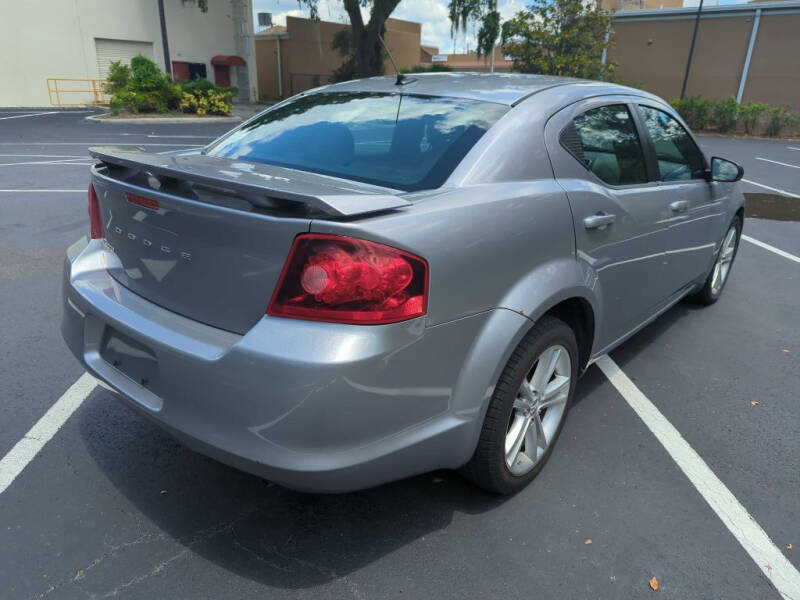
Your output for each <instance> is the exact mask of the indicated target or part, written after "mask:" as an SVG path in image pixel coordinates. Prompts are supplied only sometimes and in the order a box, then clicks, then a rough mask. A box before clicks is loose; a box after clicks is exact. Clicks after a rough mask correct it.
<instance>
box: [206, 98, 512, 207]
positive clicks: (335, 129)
mask: <svg viewBox="0 0 800 600" xmlns="http://www.w3.org/2000/svg"><path fill="white" fill-rule="evenodd" d="M507 110H508V107H506V106H503V105H500V104H494V103H490V102H479V101H475V100H462V99H458V98H440V97H428V96H413V95H401V94H373V93H341V92H338V93H319V94H311V95H308V96H302V97H300V98H297V99H296V100H293V101H291V102H289V103H288V104H284V105H282V106H279V107H278V108H276V109H274V110H271V111H269V112H267V113H266V114H264V115H262V116H261V117H259V118H258V119H256V120H254V121H252V122H251V123H248V124H247V125H245V126H243V127H241V128H240V129H238V130H236V131H235V132H233V133H232V134H231V135H229V136H228V137H226V138H224V139H223V140H221V141H219V142H218V143H216V144H215V145H213V146H211V148H210V149H209V150H208V151H207V153H208V154H209V155H211V156H222V157H228V158H237V159H240V160H245V161H252V162H259V163H267V164H270V165H278V166H282V167H290V168H293V169H300V170H303V171H311V172H314V173H322V174H325V175H333V176H336V177H342V178H345V179H354V180H357V181H364V182H367V183H372V184H376V185H381V186H385V187H390V188H397V189H401V190H407V191H412V190H422V189H432V188H437V187H440V186H441V185H442V183H444V181H445V180H446V179H447V177H448V176H449V175H450V173H452V172H453V169H455V167H456V165H458V163H459V162H460V161H461V159H462V158H464V155H466V153H467V152H468V151H469V149H470V148H472V146H473V145H474V144H475V142H477V141H478V139H480V137H481V136H482V135H483V134H484V133H485V132H486V130H487V129H489V127H491V126H492V124H494V122H495V121H497V119H499V118H500V117H501V116H502V115H503V114H504V113H505V112H506V111H507Z"/></svg>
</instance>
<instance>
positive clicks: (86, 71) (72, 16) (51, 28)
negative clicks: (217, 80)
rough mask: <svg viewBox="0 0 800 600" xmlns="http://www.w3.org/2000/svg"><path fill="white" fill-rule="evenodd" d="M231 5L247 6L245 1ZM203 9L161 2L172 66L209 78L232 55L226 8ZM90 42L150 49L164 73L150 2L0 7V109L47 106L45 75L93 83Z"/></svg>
mask: <svg viewBox="0 0 800 600" xmlns="http://www.w3.org/2000/svg"><path fill="white" fill-rule="evenodd" d="M233 1H234V2H245V3H246V4H247V6H248V7H250V6H251V4H250V0H233ZM208 4H209V10H208V12H207V13H202V12H201V11H200V10H199V9H198V8H197V6H196V5H195V4H193V3H190V2H187V3H186V4H185V5H184V4H183V2H182V1H181V0H165V14H166V18H167V30H168V36H169V46H170V54H171V58H172V60H185V61H191V62H206V63H207V72H208V76H209V78H210V79H212V80H213V69H212V68H211V64H210V59H211V57H212V56H214V55H216V54H237V52H236V51H235V50H236V48H235V45H234V44H235V43H234V25H233V22H232V20H231V17H230V15H231V12H232V10H231V2H230V1H223V0H212V1H210V2H209V3H208ZM248 13H252V10H248ZM250 19H251V20H252V17H250ZM250 31H252V25H251V26H250ZM96 38H102V39H110V40H129V41H138V42H148V43H151V44H152V45H153V58H154V60H155V61H156V63H157V64H158V66H159V67H161V68H162V69H163V68H164V52H163V48H162V44H161V25H160V21H159V17H158V4H157V2H156V0H135V1H131V0H25V1H24V2H23V1H11V0H6V1H3V2H2V6H1V7H0V56H1V57H2V59H1V60H0V81H2V82H3V85H0V106H49V105H50V99H49V97H48V93H47V84H46V80H47V78H49V77H58V78H82V79H91V78H97V77H99V72H98V67H97V54H96V49H95V39H96ZM243 58H244V59H245V60H247V61H248V63H252V65H251V66H250V65H249V66H250V68H251V69H252V71H251V72H252V75H251V77H250V79H251V82H252V86H251V87H252V94H253V95H255V92H256V84H255V81H256V79H255V78H256V66H255V60H254V57H252V56H243ZM234 83H235V82H234ZM71 96H74V98H72V99H71V100H72V101H77V102H82V101H86V102H88V101H90V100H91V95H90V94H88V93H87V94H85V95H84V94H71Z"/></svg>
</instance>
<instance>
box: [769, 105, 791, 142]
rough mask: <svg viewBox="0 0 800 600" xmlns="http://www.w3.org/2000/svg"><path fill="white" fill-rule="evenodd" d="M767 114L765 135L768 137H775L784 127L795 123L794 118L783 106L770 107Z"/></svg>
mask: <svg viewBox="0 0 800 600" xmlns="http://www.w3.org/2000/svg"><path fill="white" fill-rule="evenodd" d="M768 114H769V120H768V121H767V129H766V134H767V135H768V136H769V137H777V136H778V135H780V133H781V131H782V130H783V128H784V127H787V126H788V125H791V124H792V123H794V122H795V119H794V117H793V116H792V114H791V113H790V112H789V109H788V108H786V107H785V106H771V107H770V108H769V111H768Z"/></svg>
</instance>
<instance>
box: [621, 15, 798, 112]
mask: <svg viewBox="0 0 800 600" xmlns="http://www.w3.org/2000/svg"><path fill="white" fill-rule="evenodd" d="M753 18H754V16H753V15H752V14H746V13H745V14H742V13H738V14H732V15H723V14H719V13H716V14H711V15H705V16H703V17H702V18H701V20H700V26H699V28H698V32H697V45H696V47H695V53H694V58H693V61H692V68H691V71H690V75H689V80H688V82H687V86H686V95H687V96H704V97H707V98H716V99H722V98H727V97H730V96H735V95H736V93H737V91H738V89H739V82H740V78H741V75H742V67H743V66H744V61H745V57H746V54H747V46H748V43H749V40H750V33H751V31H752V27H753ZM694 22H695V19H694V16H693V15H685V16H683V15H681V16H677V15H674V16H667V15H665V16H663V17H661V18H655V17H650V18H642V19H640V20H628V19H625V20H618V21H615V22H614V24H613V31H614V34H613V42H614V43H613V45H612V47H611V48H610V49H609V52H608V58H609V60H611V61H614V62H616V63H617V71H616V74H617V77H618V78H620V79H621V80H622V81H623V82H624V83H626V84H628V85H634V86H640V87H644V89H646V90H648V91H650V92H653V93H655V94H658V95H659V96H662V97H663V98H666V99H669V98H675V97H678V96H679V95H680V91H681V85H682V83H683V77H684V73H685V69H686V62H687V59H688V54H689V47H690V45H691V39H692V31H693V28H694ZM797 31H800V14H797V13H795V14H781V15H768V14H765V15H762V17H761V23H760V26H759V32H758V37H757V40H756V45H755V47H754V51H753V56H752V58H751V62H750V69H749V73H748V78H747V85H746V87H745V93H744V95H743V97H742V100H743V101H745V102H746V101H750V100H758V101H763V102H769V103H771V104H780V105H786V106H791V107H793V108H794V109H795V110H800V69H798V62H797V57H798V56H800V36H798V35H797Z"/></svg>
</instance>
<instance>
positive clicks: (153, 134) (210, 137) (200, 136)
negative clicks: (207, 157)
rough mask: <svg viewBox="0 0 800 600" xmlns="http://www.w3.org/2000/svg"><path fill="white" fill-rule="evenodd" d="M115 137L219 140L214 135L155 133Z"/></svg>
mask: <svg viewBox="0 0 800 600" xmlns="http://www.w3.org/2000/svg"><path fill="white" fill-rule="evenodd" d="M114 135H132V136H137V135H138V136H140V137H141V136H144V137H148V138H176V139H177V138H191V139H198V140H215V139H217V137H216V136H213V135H157V134H155V133H116V132H115V133H114Z"/></svg>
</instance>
